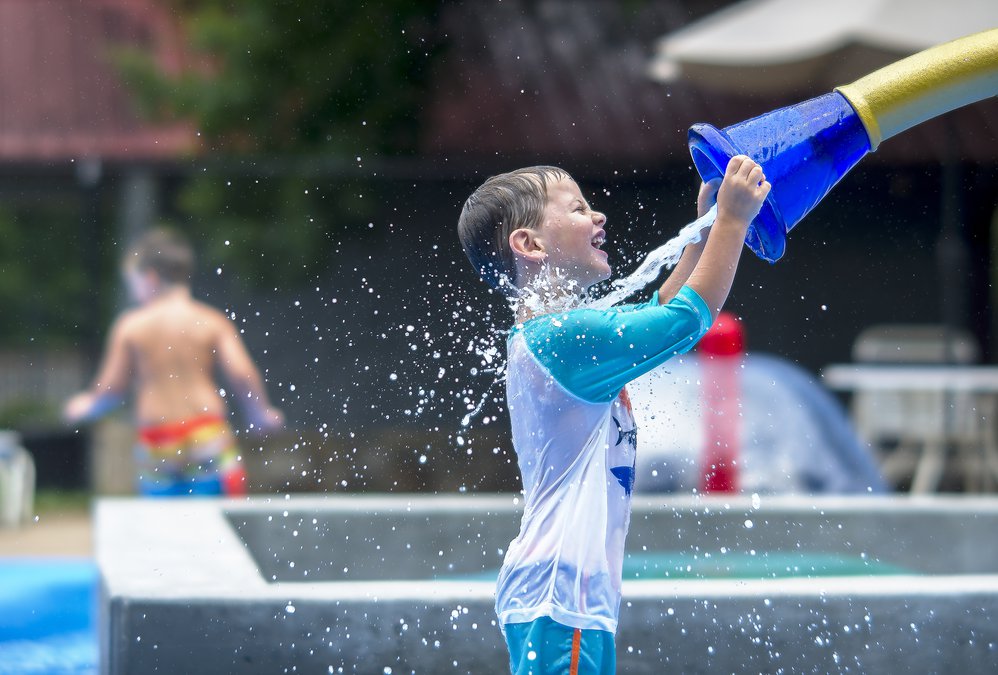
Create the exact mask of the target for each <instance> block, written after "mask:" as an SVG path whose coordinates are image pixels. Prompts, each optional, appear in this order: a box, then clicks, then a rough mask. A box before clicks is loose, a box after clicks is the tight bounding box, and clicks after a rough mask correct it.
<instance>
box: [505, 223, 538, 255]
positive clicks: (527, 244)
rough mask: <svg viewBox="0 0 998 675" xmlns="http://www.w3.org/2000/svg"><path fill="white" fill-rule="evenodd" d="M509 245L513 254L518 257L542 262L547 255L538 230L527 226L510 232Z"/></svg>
mask: <svg viewBox="0 0 998 675" xmlns="http://www.w3.org/2000/svg"><path fill="white" fill-rule="evenodd" d="M509 247H510V249H512V251H513V255H515V256H516V257H518V258H525V259H527V260H533V261H536V262H541V261H542V260H544V258H545V257H546V256H547V254H546V253H545V252H544V243H543V242H542V241H541V240H540V238H539V237H538V236H537V231H536V230H531V229H529V228H526V227H521V228H519V229H516V230H513V231H512V232H510V233H509Z"/></svg>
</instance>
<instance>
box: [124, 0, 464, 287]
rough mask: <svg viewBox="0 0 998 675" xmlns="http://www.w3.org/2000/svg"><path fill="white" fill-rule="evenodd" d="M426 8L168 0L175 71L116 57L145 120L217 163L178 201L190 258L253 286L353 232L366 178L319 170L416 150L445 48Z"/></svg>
mask: <svg viewBox="0 0 998 675" xmlns="http://www.w3.org/2000/svg"><path fill="white" fill-rule="evenodd" d="M440 5H441V2H440V1H439V0H422V1H413V0H386V1H382V2H347V1H344V0H332V1H324V2H315V1H314V0H290V1H288V0H285V1H282V2H273V0H238V1H236V0H172V6H173V8H174V10H175V11H176V15H177V17H178V21H179V24H180V26H181V29H182V33H183V35H184V38H185V41H186V45H187V47H186V48H187V58H186V61H187V64H186V67H185V68H184V69H183V70H182V71H181V72H179V73H171V72H167V71H165V70H164V69H162V68H161V67H160V65H159V64H158V63H157V61H156V59H155V58H154V56H153V55H151V54H149V53H144V52H140V51H136V50H123V51H118V52H117V53H116V60H117V62H118V65H119V67H120V70H121V72H122V73H123V75H124V77H125V80H126V82H127V83H129V85H130V86H131V88H132V90H133V92H134V93H135V95H136V97H137V99H138V101H139V103H140V104H141V108H142V109H143V110H144V111H145V112H146V114H147V115H148V116H150V117H152V118H154V119H157V120H160V121H177V120H182V121H186V122H189V123H191V124H193V126H194V127H195V128H196V129H197V132H198V133H199V134H200V137H201V140H202V143H203V145H204V147H205V149H206V150H207V152H208V153H209V156H210V157H214V158H216V159H218V158H228V161H222V162H214V163H209V166H210V167H212V168H210V169H206V170H202V171H200V172H199V173H198V174H197V175H195V176H192V177H191V180H189V181H188V183H187V185H186V187H185V188H184V189H183V191H182V192H181V195H180V197H179V200H178V210H179V211H180V213H182V214H183V215H185V216H186V217H187V218H188V224H189V227H188V228H187V229H189V230H190V231H191V233H192V234H193V235H195V238H196V240H198V242H199V243H200V245H201V247H202V248H203V249H205V253H206V254H207V255H206V256H204V257H207V258H210V259H212V260H215V261H219V262H222V263H223V264H225V265H227V266H228V269H230V270H233V271H235V272H236V273H239V274H240V277H241V278H242V279H244V280H245V281H246V282H248V283H249V284H250V285H251V286H256V287H258V288H264V287H272V286H273V285H274V284H276V283H277V282H279V281H280V282H283V283H284V284H295V283H299V284H301V283H305V282H306V281H310V280H313V279H314V277H315V276H316V274H317V271H318V270H319V269H321V267H322V265H323V261H324V259H325V256H326V254H327V253H328V251H329V250H330V247H331V241H332V240H333V239H334V237H333V236H332V235H331V230H333V229H334V228H339V229H341V230H342V229H345V228H350V227H351V226H354V227H358V228H360V227H365V226H366V223H367V221H368V219H369V218H370V212H369V211H370V207H369V206H367V205H370V204H373V203H374V201H375V199H376V197H375V191H376V189H377V188H376V186H374V185H371V184H364V180H363V179H362V178H356V177H355V178H353V179H349V180H348V179H346V178H345V173H343V172H342V171H341V170H337V169H335V168H334V170H330V169H329V167H330V166H332V167H344V168H345V170H346V172H347V173H349V172H350V171H356V167H357V165H358V162H357V161H356V160H357V159H358V158H363V159H368V158H370V157H372V156H399V155H409V154H412V153H414V152H415V151H416V149H417V144H418V132H419V119H420V114H421V104H422V102H423V100H424V97H425V88H426V85H427V78H428V73H429V70H430V67H431V65H432V63H433V61H434V58H435V57H437V56H438V55H439V54H440V53H441V52H442V50H443V49H444V47H445V45H444V42H443V41H442V40H441V39H439V38H438V37H437V33H436V29H435V19H436V14H437V11H438V9H439V7H440ZM237 158H238V159H237ZM317 166H318V167H322V170H321V171H318V172H317V171H316V170H315V167H317ZM330 179H332V180H330ZM365 197H366V199H365ZM264 258H265V259H266V260H269V261H271V262H269V263H267V264H261V259H264ZM278 260H279V261H281V263H276V262H274V261H278Z"/></svg>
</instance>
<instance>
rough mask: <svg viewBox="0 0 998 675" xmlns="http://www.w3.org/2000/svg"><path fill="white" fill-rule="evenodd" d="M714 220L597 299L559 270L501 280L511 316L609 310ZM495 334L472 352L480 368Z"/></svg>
mask: <svg viewBox="0 0 998 675" xmlns="http://www.w3.org/2000/svg"><path fill="white" fill-rule="evenodd" d="M716 217H717V205H716V204H715V205H714V206H712V207H711V209H710V210H709V211H708V212H707V213H705V214H704V215H702V216H700V217H699V218H697V219H696V220H694V221H693V222H691V223H688V224H687V225H685V226H684V227H683V228H682V229H681V230H680V231H679V234H677V235H676V236H675V237H673V238H672V239H670V240H669V241H667V242H665V243H664V244H662V245H661V246H659V247H658V248H657V249H655V250H654V251H652V252H651V253H649V254H648V255H647V256H645V259H644V260H643V261H642V262H641V264H640V265H638V268H637V269H636V270H634V272H632V273H631V274H630V275H629V276H627V277H625V278H623V279H616V280H614V281H613V282H612V283H611V285H612V287H613V290H611V291H610V292H609V293H607V294H606V295H604V296H603V297H600V298H590V297H588V295H587V293H586V289H584V288H582V287H581V286H580V285H579V283H578V281H576V280H575V279H572V278H571V277H570V276H569V275H568V274H567V273H566V272H565V271H564V270H561V269H559V268H546V269H545V270H544V272H543V273H542V274H540V275H538V276H537V278H536V279H534V280H533V281H531V283H529V284H527V285H526V286H524V287H522V288H518V287H516V286H515V285H514V284H512V283H511V282H510V281H509V279H508V278H507V277H505V276H504V277H503V278H502V280H501V283H502V284H503V285H504V286H505V290H506V295H507V297H508V299H509V306H510V309H511V310H512V311H513V315H514V316H519V312H520V311H521V310H526V311H527V313H528V314H530V315H537V314H547V313H551V312H562V311H567V310H570V309H572V308H573V307H578V306H580V305H584V306H586V307H592V308H596V309H609V308H610V307H613V306H614V305H616V304H617V303H619V302H621V301H623V300H624V299H625V298H627V297H628V296H629V295H631V294H632V293H634V292H636V291H638V290H641V289H642V288H644V287H645V286H647V285H648V284H650V283H651V282H653V281H655V279H656V278H657V277H658V275H659V272H661V270H662V268H663V267H670V268H671V267H674V266H675V265H676V263H677V262H679V259H680V258H681V257H682V255H683V250H684V249H685V248H686V247H687V246H689V245H690V244H695V243H697V242H698V241H700V239H701V237H702V235H703V231H704V230H705V229H707V228H708V227H710V226H711V225H713V223H714V220H715V218H716ZM498 333H499V331H497V332H496V334H495V335H493V340H492V341H486V342H487V344H485V345H479V346H476V347H475V348H474V351H475V353H476V354H477V355H478V356H480V357H485V358H484V360H483V362H482V365H483V366H485V365H486V363H488V364H490V365H491V363H492V359H493V357H495V356H496V354H497V353H498V350H497V345H496V343H497V342H498V341H499V339H500V336H499V335H498ZM505 366H506V364H505V362H503V361H501V360H500V361H499V363H498V364H497V365H496V366H495V367H494V368H491V369H489V370H492V372H493V373H494V375H495V376H494V379H493V380H492V382H491V383H490V384H489V386H488V387H487V388H486V390H485V392H484V393H483V394H481V395H480V396H479V397H478V403H477V405H474V406H472V405H468V409H469V412H468V413H467V414H466V415H465V416H464V417H463V418H462V419H461V426H462V427H468V426H469V425H470V424H471V421H472V420H473V419H474V418H475V417H476V416H478V415H479V414H480V413H481V411H482V409H483V408H484V407H485V404H486V403H487V401H488V399H489V397H490V396H491V394H492V390H493V389H494V388H495V386H496V385H498V384H501V383H502V382H504V381H505V378H506V372H505V370H506V368H505Z"/></svg>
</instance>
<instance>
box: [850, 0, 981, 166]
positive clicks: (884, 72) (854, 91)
mask: <svg viewBox="0 0 998 675" xmlns="http://www.w3.org/2000/svg"><path fill="white" fill-rule="evenodd" d="M996 1H998V0H996ZM835 90H836V91H837V92H839V93H840V94H842V95H843V96H845V97H846V99H847V100H848V101H849V103H850V104H851V105H852V107H853V108H854V109H855V110H856V113H857V114H858V115H859V118H860V120H861V121H862V122H863V126H864V127H866V132H867V134H868V135H869V136H870V149H871V150H876V149H877V146H879V145H880V142H881V141H884V140H887V139H888V138H890V137H891V136H894V135H895V134H898V133H900V132H902V131H904V130H905V129H908V128H910V127H913V126H915V125H916V124H919V123H921V122H924V121H925V120H927V119H930V118H932V117H936V116H937V115H942V114H943V113H947V112H949V111H950V110H954V109H956V108H959V107H961V106H965V105H968V104H970V103H974V102H976V101H980V100H983V99H985V98H989V97H991V96H995V95H998V28H994V29H991V30H986V31H983V32H981V33H975V34H973V35H968V36H967V37H962V38H959V39H957V40H953V41H952V42H945V43H943V44H941V45H937V46H935V47H931V48H929V49H926V50H925V51H921V52H918V53H917V54H913V55H912V56H909V57H908V58H906V59H902V60H900V61H897V62H896V63H892V64H891V65H889V66H884V67H883V68H881V69H880V70H877V71H874V72H872V73H870V74H869V75H867V76H865V77H862V78H860V79H858V80H856V81H855V82H853V83H852V84H847V85H845V86H842V87H836V89H835Z"/></svg>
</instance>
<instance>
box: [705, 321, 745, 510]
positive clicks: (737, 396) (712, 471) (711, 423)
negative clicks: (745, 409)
mask: <svg viewBox="0 0 998 675" xmlns="http://www.w3.org/2000/svg"><path fill="white" fill-rule="evenodd" d="M698 350H699V352H700V363H701V365H702V375H701V376H702V382H703V419H704V448H703V452H702V454H701V479H700V489H701V491H703V492H705V493H711V492H737V491H738V446H739V435H740V432H741V416H740V414H739V413H740V411H741V377H740V374H741V364H742V356H743V355H744V352H745V333H744V332H743V330H742V325H741V321H739V320H738V319H737V317H735V316H734V315H733V314H730V313H728V312H721V313H720V314H719V315H718V317H717V320H716V321H714V325H713V326H711V327H710V330H709V331H707V334H706V335H704V336H703V338H702V339H701V340H700V343H699V346H698Z"/></svg>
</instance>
